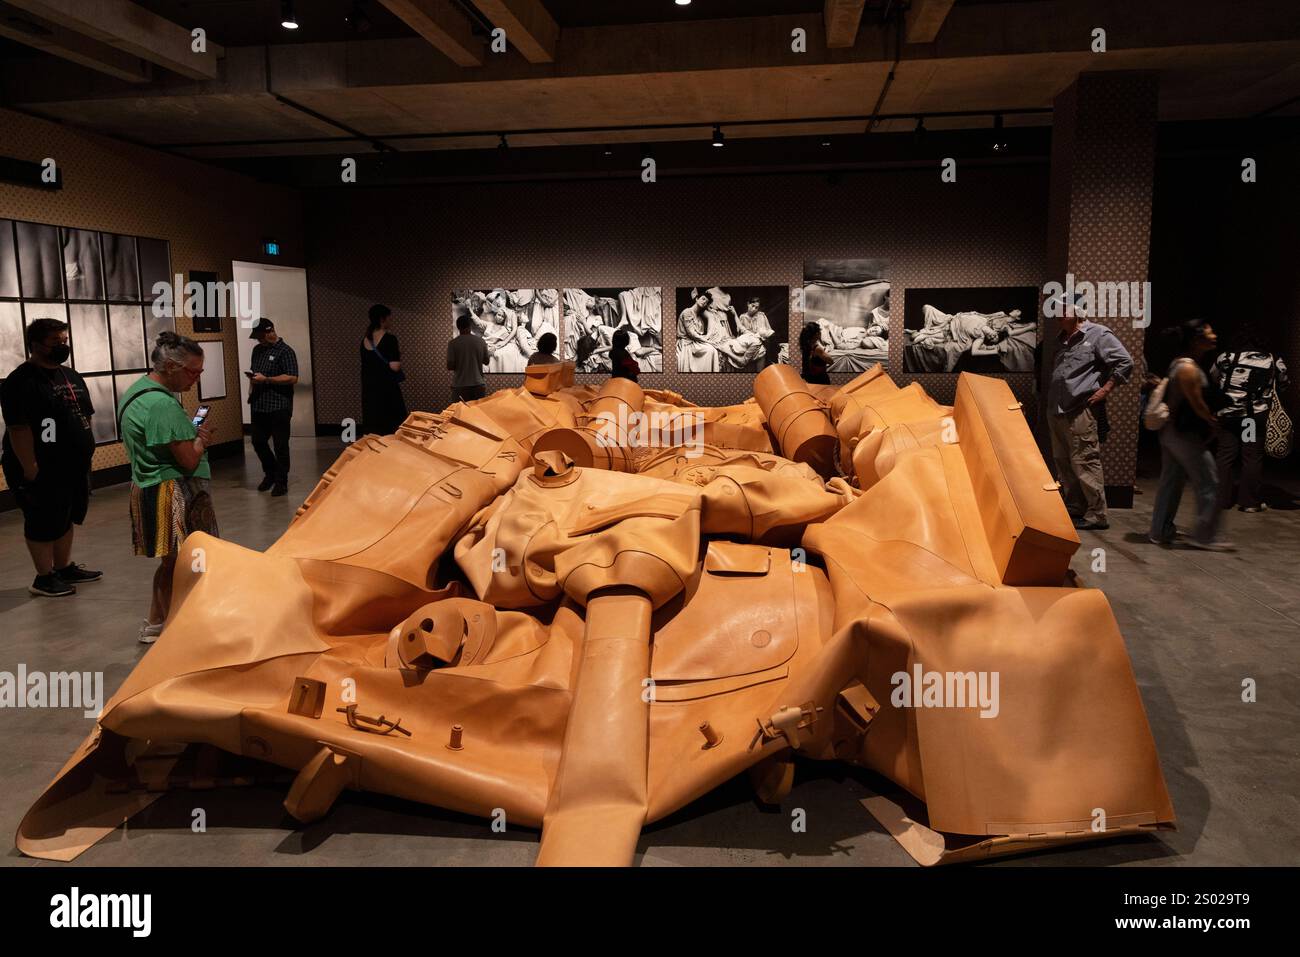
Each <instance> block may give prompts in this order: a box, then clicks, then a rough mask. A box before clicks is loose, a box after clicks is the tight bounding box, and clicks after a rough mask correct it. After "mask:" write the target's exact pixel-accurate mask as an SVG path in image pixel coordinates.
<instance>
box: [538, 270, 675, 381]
mask: <svg viewBox="0 0 1300 957" xmlns="http://www.w3.org/2000/svg"><path fill="white" fill-rule="evenodd" d="M563 305H564V355H563V356H561V358H563V359H565V360H573V362H574V363H576V366H575V367H576V369H577V371H578V372H605V373H608V372H609V371H610V370H611V366H610V359H609V352H610V349H611V348H613V339H614V333H615V332H617V331H618V330H619V329H626V330H627V334H628V346H627V350H628V352H629V354H631V356H632V358H633V359H635V360H636V361H637V364H638V365H639V366H640V367H641V371H642V372H663V371H664V357H663V293H662V290H660V288H659V287H658V286H635V287H633V288H630V289H619V288H596V287H594V286H587V287H585V288H582V289H566V290H564V298H563Z"/></svg>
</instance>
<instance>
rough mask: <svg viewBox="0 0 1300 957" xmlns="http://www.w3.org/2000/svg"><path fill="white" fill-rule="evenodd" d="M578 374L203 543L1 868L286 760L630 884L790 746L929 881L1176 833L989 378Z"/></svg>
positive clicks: (422, 421)
mask: <svg viewBox="0 0 1300 957" xmlns="http://www.w3.org/2000/svg"><path fill="white" fill-rule="evenodd" d="M533 371H534V370H530V373H532V372H533ZM572 382H573V379H572V372H571V371H567V370H565V369H564V368H563V367H556V368H555V369H553V370H537V374H535V375H530V376H529V378H528V382H527V385H526V386H525V387H522V388H518V389H508V390H503V391H500V392H497V393H495V394H494V395H491V396H489V397H487V398H485V399H482V400H479V401H476V402H471V403H468V404H457V405H454V406H452V407H450V408H448V409H447V410H446V411H444V412H441V413H438V414H427V413H416V414H413V415H411V416H410V417H409V418H408V419H407V421H406V422H405V423H404V424H403V426H402V427H401V428H400V429H399V430H398V432H397V434H395V435H390V436H384V437H376V436H367V437H365V438H363V439H361V440H359V441H358V442H356V443H355V444H353V445H351V446H349V447H348V448H347V450H346V451H345V452H344V453H343V454H342V455H341V456H340V457H339V459H338V461H337V462H336V463H335V464H334V465H333V467H331V468H330V469H329V471H328V472H326V473H325V476H324V477H323V478H322V479H321V481H320V484H319V485H318V486H317V487H316V489H315V491H313V492H312V493H311V495H310V496H309V497H308V498H307V500H306V502H305V503H304V504H303V505H302V507H301V508H300V509H299V510H298V513H297V515H296V517H295V519H294V521H293V523H292V524H291V525H290V526H289V528H288V530H287V531H286V532H285V533H284V535H283V536H282V537H281V538H280V540H279V541H278V542H276V543H275V544H274V545H273V546H271V547H270V548H269V549H267V550H266V552H264V553H258V552H253V551H249V550H248V549H245V548H241V547H240V546H238V545H235V544H232V543H230V542H225V541H221V540H218V539H214V538H210V537H208V536H205V535H201V534H196V535H193V536H191V537H190V539H189V540H188V541H187V542H186V544H185V548H184V550H183V552H182V555H183V556H190V555H193V556H195V560H194V561H193V562H191V561H180V562H178V563H177V571H176V580H175V598H174V601H173V604H172V610H171V614H170V616H169V618H168V620H167V623H166V628H165V630H164V631H163V634H162V637H161V639H160V640H159V641H158V643H157V644H156V645H155V646H154V647H153V648H152V650H150V651H149V653H148V654H147V655H146V656H145V657H144V659H143V660H142V661H141V662H140V664H139V665H138V666H137V667H136V669H135V670H134V671H133V672H132V673H131V675H130V676H129V677H128V678H127V679H126V681H125V682H124V684H123V685H122V687H121V688H120V689H119V690H118V692H117V694H116V695H114V697H113V698H112V700H111V701H109V703H108V705H107V706H106V707H105V708H104V711H103V714H102V716H101V718H100V720H99V722H98V724H97V726H96V728H95V730H94V731H93V732H92V733H91V734H90V736H89V737H88V738H87V739H86V741H85V742H84V743H83V744H82V745H81V747H80V748H79V749H78V750H77V751H76V753H75V754H74V755H73V756H72V758H71V759H70V760H69V761H68V763H67V765H66V766H65V767H64V768H63V770H62V771H61V772H60V773H59V775H58V776H57V777H56V778H55V780H54V782H53V783H52V784H51V785H50V786H49V788H48V789H47V790H46V791H45V793H44V794H43V795H42V796H41V797H40V798H39V799H38V800H37V802H36V804H35V806H34V807H33V808H32V809H31V810H30V811H29V812H28V814H27V816H26V818H25V819H24V820H23V822H22V824H21V826H20V829H19V833H18V836H17V844H18V847H19V849H20V850H22V851H23V852H24V853H26V854H29V855H33V856H36V857H44V858H50V859H55V860H69V859H71V858H73V857H75V856H77V855H78V854H80V853H81V852H82V851H84V850H85V849H86V848H87V847H89V846H90V845H91V844H93V843H94V842H95V841H97V840H99V839H100V838H101V837H103V836H104V835H106V834H108V833H109V832H111V831H112V830H113V829H114V828H115V827H117V826H119V825H121V824H122V823H123V822H125V821H126V820H127V819H129V818H130V817H131V816H132V815H133V814H135V813H136V812H137V811H139V810H141V809H142V808H144V807H146V806H147V805H148V804H149V803H150V802H152V801H153V800H155V799H156V797H157V796H158V794H159V793H160V792H161V791H163V790H165V789H167V788H168V787H185V786H189V787H211V786H214V784H215V785H221V784H226V783H239V781H240V780H252V779H255V778H259V777H264V776H265V775H266V773H267V772H268V771H277V770H278V771H280V773H281V774H282V776H283V778H284V780H285V781H286V783H287V782H288V781H290V780H291V781H292V784H291V785H290V786H289V788H288V795H287V798H286V801H285V806H286V808H287V809H288V810H289V812H290V813H291V814H293V815H294V816H295V817H296V818H298V819H299V820H302V821H310V820H314V819H317V818H319V817H322V816H323V815H325V814H327V813H328V812H329V809H330V807H331V805H332V803H333V802H334V800H335V798H336V797H337V796H338V795H339V794H340V793H341V792H342V791H343V790H344V789H345V788H352V789H360V790H369V791H378V792H382V793H385V794H390V795H395V796H398V797H402V798H406V799H409V800H412V801H418V802H423V803H425V804H431V805H437V806H439V807H444V808H449V809H453V810H456V811H460V812H463V813H466V814H472V815H478V816H482V817H484V818H488V817H492V816H493V815H494V814H496V815H498V816H499V815H500V813H502V812H504V814H505V816H506V819H507V821H508V822H509V823H510V824H511V825H522V826H527V827H537V828H540V829H541V843H540V850H539V854H538V863H539V864H576V865H626V864H629V863H631V862H632V860H633V858H634V854H635V850H636V846H637V842H638V838H639V835H640V832H641V829H642V827H643V826H644V825H645V824H646V823H647V822H652V821H655V820H658V819H661V818H663V817H665V816H666V815H668V814H670V813H672V812H673V811H675V810H677V809H678V808H681V807H683V806H684V805H686V804H687V803H689V802H691V801H693V800H694V799H696V798H698V797H700V796H701V795H703V794H705V793H707V792H708V791H709V790H711V789H712V788H715V787H717V786H718V785H719V784H721V783H723V782H724V781H726V780H728V779H729V778H731V777H733V776H734V775H736V774H739V773H740V772H742V771H749V772H750V775H751V778H752V780H753V782H754V785H755V787H756V788H757V789H758V793H759V795H760V797H761V798H762V799H763V800H764V801H768V802H779V801H780V800H781V798H782V797H783V796H784V795H785V794H786V793H787V792H788V791H789V789H790V787H791V783H792V780H793V773H794V760H795V758H796V757H802V758H804V759H808V760H819V761H842V762H847V763H850V764H856V765H861V766H863V767H866V768H871V769H874V770H875V771H877V772H879V773H880V774H881V775H883V776H884V777H886V778H888V779H889V780H890V781H892V782H894V783H895V784H896V785H898V786H899V789H900V793H903V792H905V798H904V804H907V805H909V807H910V810H909V811H907V812H905V811H904V809H903V807H902V806H900V805H899V804H897V803H895V802H893V801H891V800H887V799H885V798H884V797H877V798H870V799H868V800H867V801H866V802H864V803H865V804H866V805H867V807H868V809H869V810H871V812H872V813H873V814H874V815H875V816H876V817H877V818H878V819H879V820H880V821H881V822H882V823H883V824H884V825H885V827H886V828H888V829H889V831H890V832H891V833H892V834H893V835H894V836H895V837H896V838H898V840H899V841H900V842H901V843H902V844H903V846H904V847H906V848H907V849H908V851H909V852H910V853H912V855H913V856H914V857H916V858H917V859H918V860H920V861H921V862H922V863H937V862H940V861H950V860H962V859H973V858H982V857H987V856H991V855H995V854H1001V853H1011V852H1015V851H1021V850H1026V849H1032V848H1038V847H1044V846H1050V845H1055V844H1062V843H1067V842H1073V841H1081V840H1093V839H1097V838H1099V837H1109V836H1114V835H1127V834H1132V833H1135V832H1141V831H1146V830H1152V829H1156V828H1160V827H1168V826H1172V822H1173V808H1172V806H1171V804H1170V800H1169V795H1168V793H1167V791H1166V788H1165V783H1164V779H1163V776H1162V774H1161V770H1160V763H1159V760H1158V757H1157V755H1156V751H1155V746H1154V744H1153V741H1152V737H1151V732H1150V729H1149V727H1148V724H1147V719H1146V714H1145V712H1144V710H1143V707H1142V702H1141V699H1140V698H1139V695H1138V689H1137V685H1136V683H1135V681H1134V677H1133V673H1132V670H1131V668H1130V665H1129V660H1128V656H1127V654H1126V652H1125V648H1124V644H1123V640H1122V638H1121V636H1120V634H1119V631H1118V628H1117V627H1116V624H1115V620H1114V617H1113V615H1112V614H1111V610H1110V607H1109V605H1108V604H1107V602H1106V599H1105V597H1104V596H1103V595H1102V593H1101V592H1099V591H1097V590H1094V589H1087V588H1078V587H1070V585H1069V583H1068V581H1067V579H1068V578H1069V561H1070V557H1071V555H1072V554H1073V553H1074V551H1075V549H1077V548H1078V545H1079V540H1078V538H1077V537H1076V535H1075V533H1074V529H1073V528H1072V526H1071V524H1070V521H1069V518H1068V516H1067V514H1066V511H1065V509H1064V506H1063V504H1062V502H1061V498H1060V495H1059V494H1058V493H1057V491H1056V486H1055V484H1054V483H1053V482H1052V479H1051V477H1050V475H1049V474H1048V471H1047V468H1046V467H1045V466H1044V464H1043V461H1042V458H1041V457H1040V455H1039V452H1038V449H1037V448H1036V446H1035V444H1034V441H1033V438H1032V436H1031V434H1030V431H1029V429H1028V427H1027V425H1026V422H1025V418H1024V414H1023V412H1022V410H1021V408H1020V406H1019V404H1018V403H1017V402H1016V401H1015V400H1014V398H1013V397H1012V395H1011V392H1010V390H1009V389H1008V388H1007V386H1006V385H1005V383H1003V382H1002V381H1000V380H996V379H989V378H983V377H979V376H973V375H969V374H963V375H962V376H961V378H960V380H959V384H958V388H957V395H956V402H955V405H954V406H952V407H951V408H950V407H947V406H942V405H939V404H937V403H935V402H934V401H933V400H931V399H930V398H929V397H928V396H927V395H926V394H925V393H924V392H923V391H922V390H921V389H920V387H919V386H917V385H910V386H908V387H906V388H902V389H900V388H898V387H897V386H896V385H895V384H894V383H893V382H892V381H891V380H890V379H889V377H888V376H887V375H885V374H884V373H883V371H882V370H881V369H880V368H879V367H877V368H875V369H873V370H871V371H870V372H867V373H864V374H863V375H861V376H859V377H858V378H857V379H855V380H854V381H853V382H851V383H849V384H847V385H845V386H843V387H841V388H838V389H835V388H831V387H825V386H813V387H809V386H807V385H806V384H805V383H803V382H802V381H801V380H800V379H798V378H797V376H795V374H794V373H793V371H792V370H790V369H789V368H788V367H785V366H775V367H773V368H769V369H767V370H766V371H764V372H763V373H762V374H761V375H759V376H758V378H757V380H756V383H755V395H756V400H750V401H749V402H746V403H743V404H741V405H737V406H730V407H726V408H697V407H695V406H693V405H692V404H691V403H689V402H687V401H685V400H683V399H682V397H681V396H679V395H676V394H673V393H667V392H659V391H655V390H645V391H642V390H641V389H640V388H639V387H638V386H637V385H635V384H633V383H630V382H627V381H625V380H611V381H610V382H609V383H606V384H605V385H604V386H603V387H602V388H601V390H600V391H599V392H597V391H596V390H594V389H592V388H591V387H588V386H574V385H572ZM932 676H938V677H937V678H936V679H935V680H933V681H932V680H931V678H932ZM945 676H946V677H945ZM986 679H991V680H989V681H987V682H986ZM908 682H912V684H913V688H912V689H911V691H912V692H913V693H910V694H908V695H904V696H901V697H900V689H902V688H903V686H904V685H905V684H907V683H908ZM977 685H978V687H979V688H980V689H981V691H987V690H988V687H989V685H991V688H992V690H993V692H994V701H993V702H992V703H990V701H989V700H987V699H986V698H984V697H983V696H982V695H981V696H980V700H979V701H977V700H976V691H975V688H976V687H977ZM964 692H965V693H964ZM932 693H933V694H932ZM954 693H955V694H956V696H957V699H958V700H955V701H954V700H952V696H953V694H954ZM945 696H946V697H945ZM294 775H296V777H295V776H294ZM907 795H910V797H907ZM922 805H923V808H922ZM1099 813H1100V814H1101V815H1102V816H1101V817H1099ZM1099 821H1100V826H1098V822H1099Z"/></svg>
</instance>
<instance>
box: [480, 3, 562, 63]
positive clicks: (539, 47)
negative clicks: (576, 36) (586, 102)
mask: <svg viewBox="0 0 1300 957" xmlns="http://www.w3.org/2000/svg"><path fill="white" fill-rule="evenodd" d="M474 5H475V6H476V7H478V8H479V10H480V11H481V12H482V13H483V15H484V16H485V17H487V18H488V19H489V20H491V21H492V25H493V26H497V27H501V29H503V30H505V31H506V41H507V42H509V43H510V44H512V45H513V46H514V48H515V49H516V50H518V51H519V52H520V53H522V54H523V55H524V59H526V60H527V61H528V62H529V63H553V62H555V44H556V42H557V41H558V40H559V39H560V25H559V24H558V23H556V22H555V18H554V17H552V16H551V15H550V13H548V12H547V10H546V8H545V7H544V6H542V3H541V0H474Z"/></svg>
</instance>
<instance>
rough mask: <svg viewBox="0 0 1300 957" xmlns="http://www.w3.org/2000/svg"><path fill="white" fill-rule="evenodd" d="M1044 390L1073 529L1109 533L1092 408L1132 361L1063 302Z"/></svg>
mask: <svg viewBox="0 0 1300 957" xmlns="http://www.w3.org/2000/svg"><path fill="white" fill-rule="evenodd" d="M1063 312H1064V315H1062V316H1061V319H1060V324H1061V332H1060V336H1059V343H1060V345H1059V347H1058V350H1057V353H1056V358H1055V360H1054V364H1053V366H1052V381H1051V384H1050V385H1049V386H1048V390H1047V424H1048V430H1049V431H1050V433H1051V436H1052V457H1053V458H1054V459H1055V460H1056V474H1057V478H1058V479H1059V480H1060V482H1061V489H1062V492H1063V493H1064V495H1065V507H1066V508H1068V509H1069V510H1070V517H1071V518H1073V519H1074V527H1075V528H1083V529H1104V528H1110V523H1109V522H1108V521H1107V519H1106V480H1105V477H1104V476H1103V475H1102V469H1101V443H1100V441H1099V440H1098V435H1097V413H1098V411H1099V409H1098V405H1099V403H1101V402H1104V401H1105V400H1106V396H1108V395H1110V393H1111V391H1112V390H1113V389H1114V388H1115V386H1117V385H1120V384H1122V383H1124V382H1127V381H1128V380H1129V376H1131V375H1132V374H1133V358H1132V356H1130V355H1129V354H1128V350H1127V349H1125V348H1124V346H1123V344H1122V343H1121V342H1120V341H1119V339H1118V338H1117V337H1116V335H1115V333H1113V332H1111V331H1110V330H1109V329H1107V328H1106V327H1105V326H1103V325H1100V324H1098V323H1095V322H1089V321H1088V320H1087V319H1085V318H1083V317H1082V316H1081V315H1079V313H1078V308H1077V307H1076V306H1075V305H1073V304H1071V303H1066V304H1065V306H1064V309H1063Z"/></svg>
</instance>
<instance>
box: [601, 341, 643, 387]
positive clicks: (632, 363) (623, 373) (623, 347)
mask: <svg viewBox="0 0 1300 957" xmlns="http://www.w3.org/2000/svg"><path fill="white" fill-rule="evenodd" d="M631 341H632V339H631V337H630V336H629V335H628V332H627V330H626V329H619V330H618V331H617V332H615V333H614V338H613V340H612V342H611V346H612V348H611V349H610V350H609V365H610V369H611V371H610V378H611V379H631V380H632V381H633V382H635V381H636V380H637V378H638V377H639V376H640V375H641V365H640V363H638V362H637V361H636V360H635V359H633V358H632V354H631V353H630V352H628V351H627V346H628V343H629V342H631Z"/></svg>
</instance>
